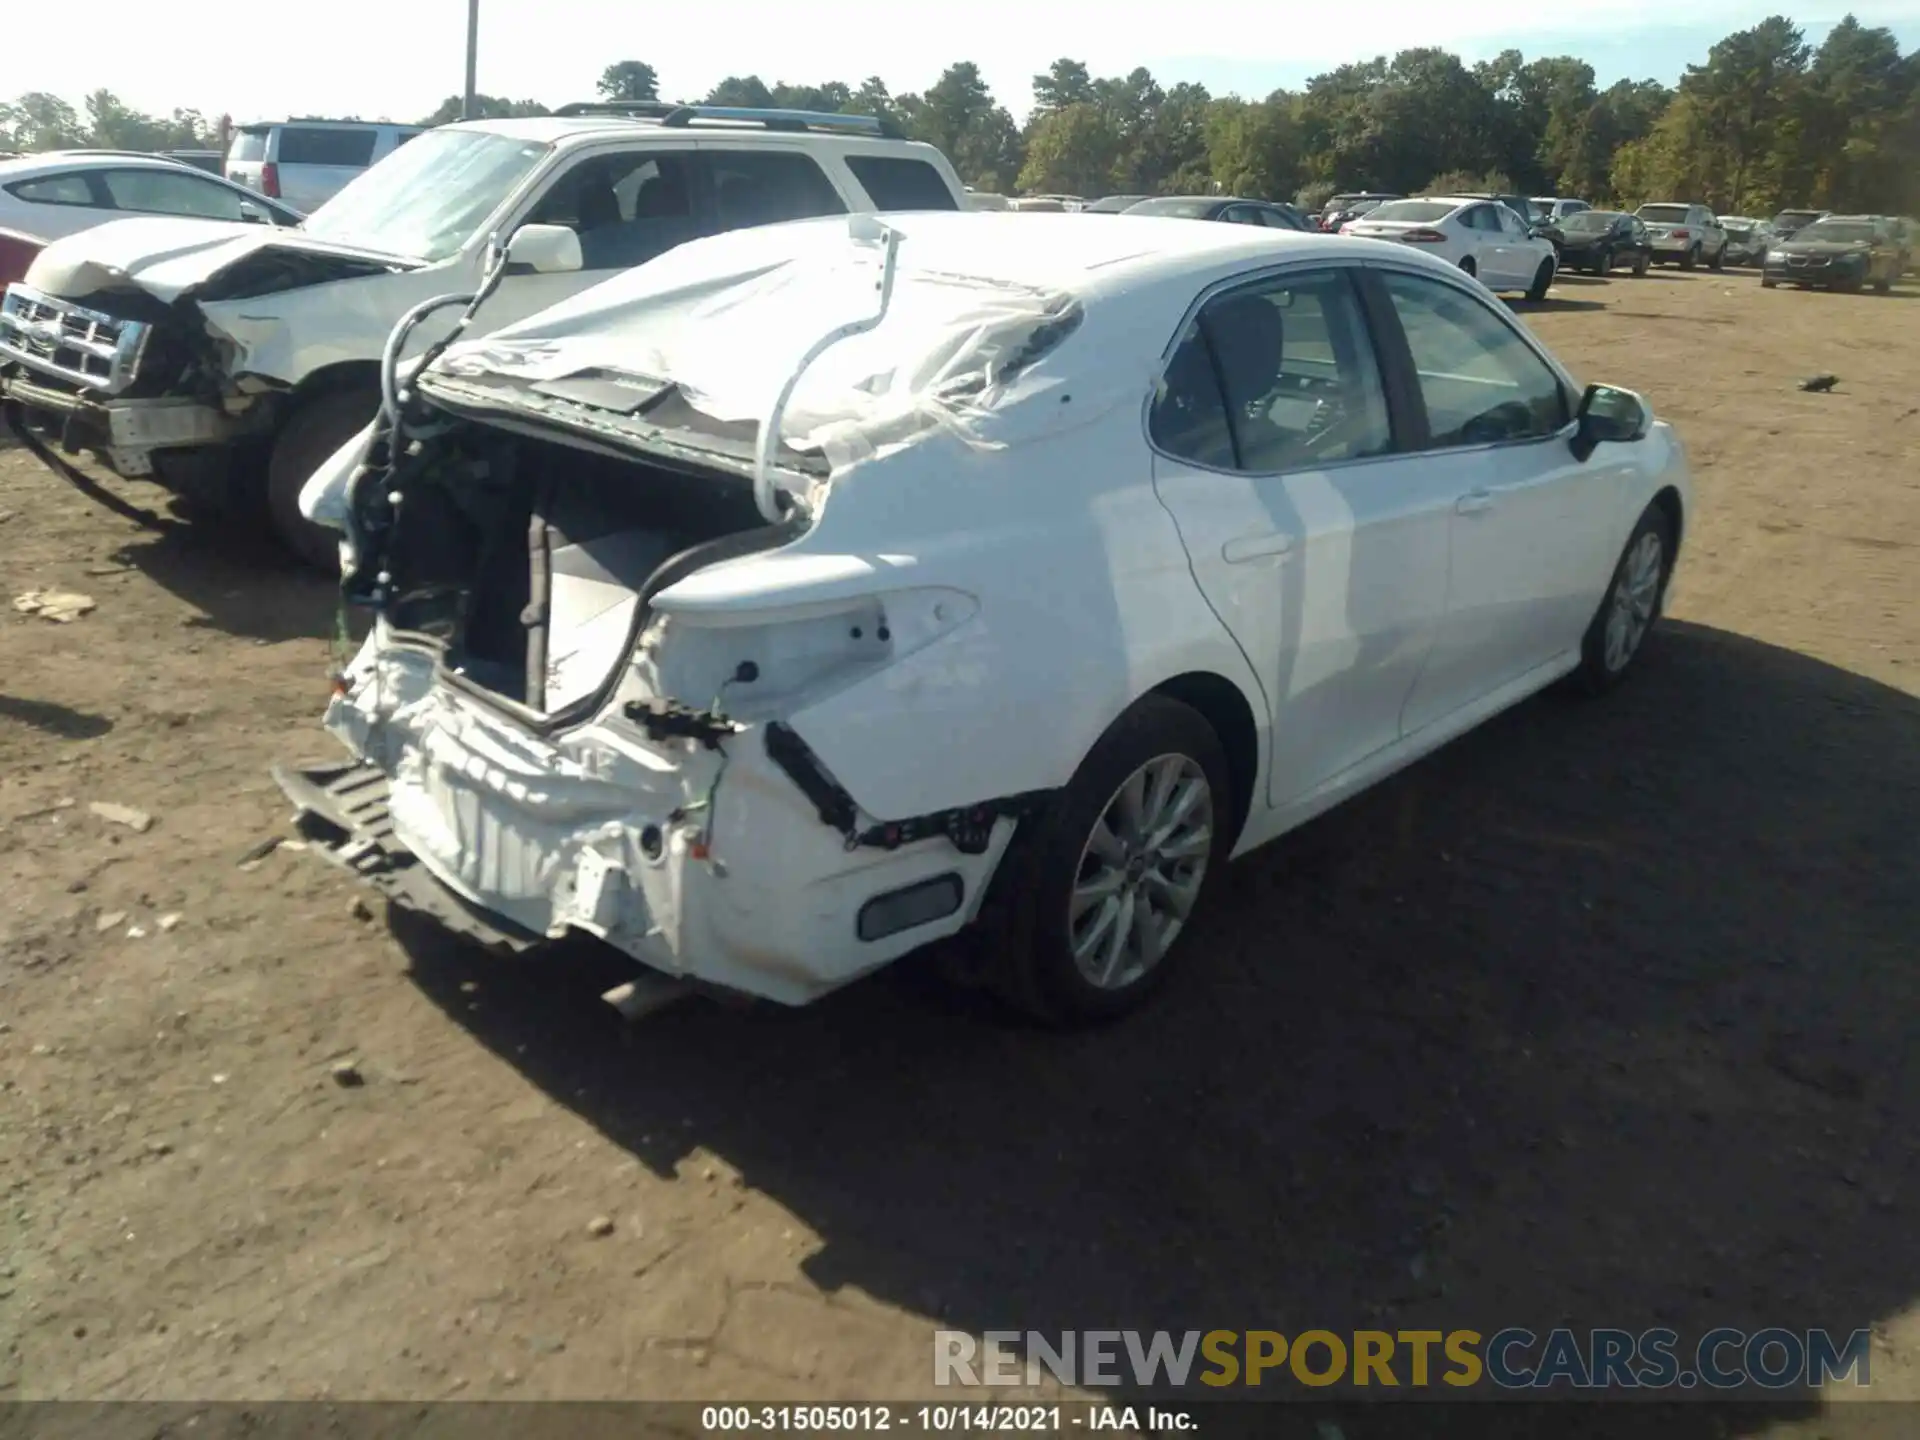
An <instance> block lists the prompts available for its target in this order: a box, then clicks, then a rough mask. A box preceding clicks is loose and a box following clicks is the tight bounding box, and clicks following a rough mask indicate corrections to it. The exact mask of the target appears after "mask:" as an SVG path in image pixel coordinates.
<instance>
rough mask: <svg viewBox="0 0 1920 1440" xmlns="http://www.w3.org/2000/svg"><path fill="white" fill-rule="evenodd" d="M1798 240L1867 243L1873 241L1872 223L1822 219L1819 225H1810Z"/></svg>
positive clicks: (1833, 243)
mask: <svg viewBox="0 0 1920 1440" xmlns="http://www.w3.org/2000/svg"><path fill="white" fill-rule="evenodd" d="M1793 238H1794V239H1796V240H1805V241H1808V242H1809V243H1811V244H1816V245H1818V244H1822V243H1825V244H1829V245H1865V244H1871V243H1872V241H1873V227H1872V226H1871V225H1850V224H1847V223H1846V222H1844V221H1840V220H1822V221H1820V222H1819V223H1818V224H1817V225H1809V226H1807V228H1806V229H1804V230H1802V231H1801V232H1800V233H1799V234H1798V235H1796V236H1794V237H1793Z"/></svg>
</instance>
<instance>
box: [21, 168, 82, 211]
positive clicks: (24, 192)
mask: <svg viewBox="0 0 1920 1440" xmlns="http://www.w3.org/2000/svg"><path fill="white" fill-rule="evenodd" d="M7 193H8V194H10V195H12V196H13V197H14V198H15V199H16V200H26V201H30V202H31V203H33V204H35V205H92V204H93V203H95V202H94V198H93V187H92V186H91V185H89V184H88V183H87V177H86V176H84V175H42V176H40V177H39V178H37V179H34V180H22V181H20V182H19V183H18V184H15V185H9V186H7Z"/></svg>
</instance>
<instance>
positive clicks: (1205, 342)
mask: <svg viewBox="0 0 1920 1440" xmlns="http://www.w3.org/2000/svg"><path fill="white" fill-rule="evenodd" d="M1196 341H1197V342H1198V345H1199V349H1200V354H1201V356H1202V357H1204V358H1205V359H1206V361H1207V362H1208V364H1207V366H1206V367H1204V368H1203V367H1202V366H1201V365H1200V363H1199V360H1198V359H1197V358H1196V359H1192V360H1185V361H1183V358H1182V356H1181V355H1179V354H1176V356H1175V363H1174V365H1172V366H1170V367H1169V369H1168V382H1169V384H1168V388H1169V390H1170V391H1171V390H1172V389H1173V381H1174V380H1175V378H1176V370H1178V371H1180V374H1179V376H1178V378H1179V379H1180V380H1181V382H1182V383H1183V384H1195V383H1202V382H1204V381H1206V378H1207V372H1208V371H1210V372H1211V375H1212V376H1215V377H1217V379H1215V380H1212V381H1211V382H1210V383H1211V385H1212V388H1213V389H1214V390H1215V391H1216V393H1217V394H1218V397H1219V410H1220V412H1221V416H1220V418H1221V419H1223V420H1224V422H1225V427H1226V439H1227V440H1228V441H1229V442H1230V453H1229V454H1228V456H1227V457H1226V458H1225V459H1221V458H1217V457H1218V456H1219V452H1220V443H1219V442H1220V438H1221V437H1220V435H1219V431H1218V427H1217V424H1216V422H1215V420H1214V408H1215V407H1214V405H1213V403H1212V402H1210V401H1208V400H1207V399H1206V397H1205V396H1204V395H1203V396H1202V397H1201V399H1200V401H1199V403H1197V404H1189V405H1187V406H1186V407H1185V409H1186V413H1187V414H1188V415H1189V416H1191V417H1192V418H1193V419H1195V420H1196V421H1197V422H1199V423H1197V424H1196V425H1195V426H1194V431H1195V433H1196V434H1197V435H1198V436H1199V437H1200V438H1201V439H1202V440H1203V441H1204V442H1205V444H1206V445H1207V447H1208V449H1209V453H1210V454H1212V455H1213V456H1215V457H1216V458H1212V459H1207V460H1205V461H1204V462H1203V463H1208V464H1215V465H1223V466H1224V465H1228V464H1230V465H1232V466H1233V468H1235V469H1239V470H1245V471H1250V472H1253V473H1256V474H1273V473H1276V472H1278V471H1283V470H1298V469H1302V468H1306V467H1310V466H1315V465H1327V464H1332V463H1334V462H1335V461H1340V460H1357V459H1361V458H1364V457H1366V456H1369V455H1380V454H1384V453H1385V452H1386V451H1387V450H1389V449H1391V448H1392V443H1393V437H1392V430H1391V428H1390V426H1389V424H1388V421H1387V405H1386V397H1385V393H1384V392H1383V390H1382V389H1381V384H1380V372H1379V367H1378V366H1377V365H1376V363H1375V361H1374V356H1373V349H1372V346H1371V344H1370V343H1369V341H1368V338H1367V331H1366V326H1365V323H1364V321H1363V319H1362V317H1361V313H1360V307H1359V303H1358V300H1357V298H1356V296H1355V292H1354V289H1353V286H1352V283H1351V281H1350V280H1349V279H1348V278H1347V275H1346V274H1345V272H1343V271H1338V270H1322V271H1315V272H1313V273H1311V274H1306V275H1294V276H1287V277H1285V278H1283V279H1276V280H1269V281H1263V282H1261V283H1260V284H1258V285H1254V286H1249V287H1247V288H1246V289H1242V290H1235V291H1231V292H1229V293H1228V294H1225V295H1221V296H1218V297H1216V298H1215V299H1213V300H1210V301H1208V302H1207V304H1206V306H1205V308H1203V309H1202V310H1201V312H1200V317H1199V321H1198V325H1197V335H1196V336H1190V337H1188V338H1187V340H1186V341H1184V342H1183V344H1182V347H1181V349H1182V350H1183V351H1185V350H1187V349H1189V348H1190V347H1193V346H1194V345H1195V343H1196ZM1183 366H1184V367H1185V368H1183ZM1203 388H1204V385H1203ZM1156 438H1158V435H1157V434H1156ZM1165 448H1168V449H1170V450H1173V451H1174V453H1176V454H1179V453H1183V452H1181V451H1179V450H1177V449H1175V447H1173V446H1171V445H1168V446H1165ZM1187 458H1194V459H1199V458H1201V457H1199V456H1197V455H1189V456H1188V457H1187Z"/></svg>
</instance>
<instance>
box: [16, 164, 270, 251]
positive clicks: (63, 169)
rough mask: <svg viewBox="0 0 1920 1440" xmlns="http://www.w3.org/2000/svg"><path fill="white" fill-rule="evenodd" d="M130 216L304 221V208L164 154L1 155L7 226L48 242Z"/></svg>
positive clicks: (266, 221)
mask: <svg viewBox="0 0 1920 1440" xmlns="http://www.w3.org/2000/svg"><path fill="white" fill-rule="evenodd" d="M130 215H191V216H197V217H199V218H202V219H207V220H252V221H255V222H257V223H259V224H263V225H298V224H299V223H300V220H301V216H300V212H299V211H297V210H293V209H290V208H289V207H287V206H285V205H282V204H280V203H279V202H278V201H274V200H269V199H267V198H265V197H264V196H261V195H256V194H254V193H253V192H252V191H251V190H247V189H245V188H243V187H241V186H239V185H235V184H233V183H232V182H231V181H228V180H225V179H223V178H221V177H220V176H218V175H208V174H207V173H205V172H204V171H202V170H199V169H196V168H195V167H194V166H192V165H188V164H184V163H183V162H181V161H178V160H168V159H165V158H163V157H161V156H158V155H143V154H140V153H138V152H135V151H123V150H54V151H49V152H47V153H45V154H40V155H23V156H21V157H20V158H19V159H17V160H0V229H5V230H12V231H16V232H18V233H20V234H23V235H29V236H32V237H33V238H34V239H36V240H38V241H41V242H42V243H45V242H47V241H52V240H59V239H62V238H64V237H65V236H68V235H76V234H78V233H79V232H80V231H82V230H90V229H92V228H93V227H94V226H95V225H104V224H106V222H107V221H109V220H124V219H126V218H127V217H128V216H130Z"/></svg>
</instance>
